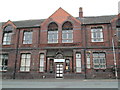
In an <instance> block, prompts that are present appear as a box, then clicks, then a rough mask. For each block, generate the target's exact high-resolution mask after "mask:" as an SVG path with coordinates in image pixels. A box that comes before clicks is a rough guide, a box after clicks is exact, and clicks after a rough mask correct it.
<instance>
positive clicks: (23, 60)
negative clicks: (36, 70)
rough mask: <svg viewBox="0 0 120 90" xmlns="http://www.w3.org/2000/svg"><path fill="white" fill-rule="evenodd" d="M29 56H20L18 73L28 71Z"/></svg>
mask: <svg viewBox="0 0 120 90" xmlns="http://www.w3.org/2000/svg"><path fill="white" fill-rule="evenodd" d="M30 59H31V54H21V67H20V71H29V70H30V69H29V68H30Z"/></svg>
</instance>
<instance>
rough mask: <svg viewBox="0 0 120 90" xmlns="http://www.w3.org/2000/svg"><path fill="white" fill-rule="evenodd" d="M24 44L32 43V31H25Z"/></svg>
mask: <svg viewBox="0 0 120 90" xmlns="http://www.w3.org/2000/svg"><path fill="white" fill-rule="evenodd" d="M23 44H32V31H25V32H24V38H23Z"/></svg>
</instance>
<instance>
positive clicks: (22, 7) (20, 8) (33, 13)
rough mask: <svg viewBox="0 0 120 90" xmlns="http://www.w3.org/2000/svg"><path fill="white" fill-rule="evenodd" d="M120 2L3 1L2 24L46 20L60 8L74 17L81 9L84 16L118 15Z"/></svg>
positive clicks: (111, 0) (0, 19)
mask: <svg viewBox="0 0 120 90" xmlns="http://www.w3.org/2000/svg"><path fill="white" fill-rule="evenodd" d="M119 1H120V0H1V1H0V22H6V21H8V20H11V21H19V20H30V19H46V18H48V17H49V16H51V15H52V14H53V13H54V12H55V11H56V10H57V9H58V8H59V7H61V8H63V9H64V10H66V11H67V12H68V13H70V14H71V15H72V16H74V17H78V16H79V7H82V8H83V15H84V16H102V15H115V14H118V2H119Z"/></svg>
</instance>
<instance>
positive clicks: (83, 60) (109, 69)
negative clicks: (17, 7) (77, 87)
mask: <svg viewBox="0 0 120 90" xmlns="http://www.w3.org/2000/svg"><path fill="white" fill-rule="evenodd" d="M119 16H120V15H108V16H95V17H84V16H83V11H82V8H80V9H79V17H73V16H71V15H70V14H69V13H68V12H66V11H65V10H63V9H62V8H59V9H58V10H57V11H56V12H54V13H53V14H52V15H51V16H50V17H49V18H47V19H40V20H25V21H10V20H9V21H7V22H4V23H2V27H1V31H0V32H1V36H0V39H1V40H0V41H1V42H0V43H1V52H0V71H1V73H2V77H3V78H9V79H41V78H64V79H67V78H69V79H73V78H74V79H84V78H115V77H116V75H115V74H116V72H115V71H116V70H115V68H114V67H117V69H118V67H119V64H118V63H119V62H120V25H119V23H118V22H119V18H118V17H119Z"/></svg>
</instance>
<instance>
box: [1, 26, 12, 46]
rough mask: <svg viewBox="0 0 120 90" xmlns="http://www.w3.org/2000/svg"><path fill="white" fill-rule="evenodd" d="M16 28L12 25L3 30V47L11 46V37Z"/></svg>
mask: <svg viewBox="0 0 120 90" xmlns="http://www.w3.org/2000/svg"><path fill="white" fill-rule="evenodd" d="M13 30H14V27H13V26H12V25H7V26H6V27H5V28H4V29H3V45H10V44H11V36H12V31H13Z"/></svg>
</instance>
